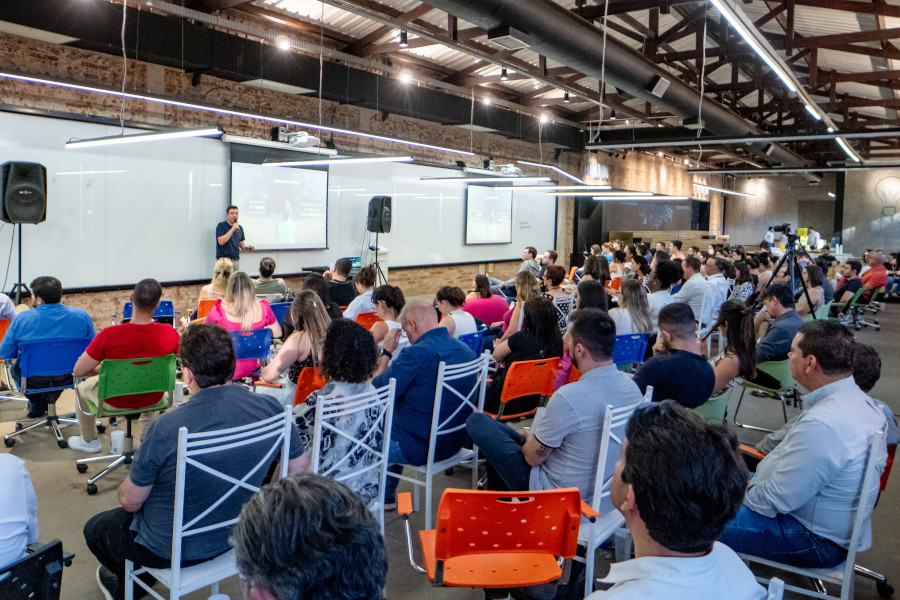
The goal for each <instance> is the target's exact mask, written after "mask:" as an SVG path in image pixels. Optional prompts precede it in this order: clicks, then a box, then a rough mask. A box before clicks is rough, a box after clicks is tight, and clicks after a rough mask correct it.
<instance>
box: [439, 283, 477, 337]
mask: <svg viewBox="0 0 900 600" xmlns="http://www.w3.org/2000/svg"><path fill="white" fill-rule="evenodd" d="M465 303H466V293H465V292H464V291H462V288H459V287H456V286H455V285H454V286H451V285H445V286H443V287H442V288H441V289H439V290H438V291H437V294H435V296H434V307H435V308H437V309H438V311H440V313H441V315H443V318H442V319H441V323H440V325H439V327H443V328H444V329H446V330H447V331H449V332H450V335H451V336H453V337H455V338H458V337H459V336H461V335H468V334H470V333H475V332H476V331H478V325H476V323H475V317H473V316H472V315H470V314H469V313H467V312H466V311H464V310H463V308H462V307H463V304H465Z"/></svg>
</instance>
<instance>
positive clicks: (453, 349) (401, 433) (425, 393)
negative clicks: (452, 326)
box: [372, 300, 475, 509]
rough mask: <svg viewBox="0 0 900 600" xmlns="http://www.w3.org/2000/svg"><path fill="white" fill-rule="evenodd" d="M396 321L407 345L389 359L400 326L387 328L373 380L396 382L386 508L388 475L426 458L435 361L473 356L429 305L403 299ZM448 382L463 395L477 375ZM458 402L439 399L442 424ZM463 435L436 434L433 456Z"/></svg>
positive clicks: (391, 488)
mask: <svg viewBox="0 0 900 600" xmlns="http://www.w3.org/2000/svg"><path fill="white" fill-rule="evenodd" d="M400 324H401V325H402V326H403V331H405V332H406V336H407V337H408V338H409V342H410V345H409V346H407V347H406V348H404V349H403V352H401V353H400V354H398V355H397V358H396V359H395V360H394V361H393V362H391V358H392V353H393V352H394V351H395V350H396V349H397V344H398V343H399V338H400V330H399V329H392V330H391V331H389V332H388V334H387V335H386V336H385V339H384V349H383V350H382V351H381V356H379V358H378V368H377V370H376V371H375V373H376V376H375V379H374V380H373V381H372V384H373V385H374V386H375V387H376V388H378V387H382V386H384V385H387V384H388V381H389V380H390V379H391V378H392V377H393V378H394V379H396V380H397V392H396V397H395V399H394V422H393V426H392V428H391V447H390V453H389V456H388V461H389V462H390V463H391V466H390V467H388V469H389V470H390V473H388V478H387V485H386V486H385V492H384V507H385V509H390V508H395V507H396V491H397V484H398V483H399V480H398V479H397V478H396V477H391V473H396V474H398V475H399V474H400V473H402V472H403V465H405V464H406V465H416V466H418V465H424V464H425V463H426V462H427V460H428V438H429V436H430V434H431V419H432V417H433V415H434V392H435V388H436V386H437V374H438V365H439V364H440V363H441V362H444V363H446V364H447V365H456V364H460V363H464V362H468V361H470V360H474V358H475V353H474V352H472V350H471V349H470V348H469V347H468V346H466V345H465V344H463V343H462V342H460V341H459V340H457V339H454V338H453V337H452V336H451V335H450V333H449V330H448V329H447V328H445V327H438V320H437V313H436V312H435V310H434V307H433V306H432V305H431V304H427V303H425V302H422V301H419V300H413V301H412V302H409V303H407V304H406V306H405V307H404V308H403V312H402V313H401V315H400ZM389 363H390V364H389ZM452 385H453V387H454V388H456V389H457V390H458V391H459V392H460V393H461V394H462V395H463V396H464V397H466V396H468V394H469V392H470V391H471V390H472V388H473V387H474V385H475V377H474V376H472V377H466V378H462V379H457V380H455V381H453V382H452ZM461 402H462V401H461V400H460V399H459V398H458V397H457V396H456V395H455V394H451V393H446V394H444V395H443V397H442V401H441V414H440V419H441V422H443V421H444V420H445V419H448V418H449V417H450V415H452V414H453V413H454V411H456V409H457V408H458V407H459V405H460V403H461ZM469 414H471V411H468V412H467V411H464V410H461V411H459V414H457V415H455V416H454V417H453V418H454V419H455V421H456V422H455V423H454V422H452V421H451V423H448V424H447V425H446V427H447V428H452V427H455V426H456V425H463V424H465V422H466V417H467V416H468V415H469ZM467 437H468V436H467V435H466V429H465V427H460V428H459V430H458V431H456V432H453V433H448V434H446V435H442V436H440V437H438V439H437V448H436V449H435V453H434V459H435V460H436V461H437V460H443V459H445V458H449V457H450V456H453V455H454V454H456V453H457V452H458V451H459V449H460V448H462V446H463V444H464V443H465V442H466V440H467Z"/></svg>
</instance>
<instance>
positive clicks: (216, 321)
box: [206, 271, 281, 379]
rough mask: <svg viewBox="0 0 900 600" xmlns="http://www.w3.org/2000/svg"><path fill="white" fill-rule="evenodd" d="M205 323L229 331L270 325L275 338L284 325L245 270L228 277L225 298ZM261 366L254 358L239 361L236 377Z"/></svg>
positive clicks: (235, 371)
mask: <svg viewBox="0 0 900 600" xmlns="http://www.w3.org/2000/svg"><path fill="white" fill-rule="evenodd" d="M206 322H207V323H208V324H210V325H221V326H222V327H224V328H225V329H227V330H228V331H250V330H253V329H262V328H264V327H268V328H269V329H271V330H272V337H273V338H277V337H281V325H280V324H279V323H278V320H277V319H276V318H275V315H274V314H273V313H272V307H271V306H270V305H269V302H268V301H267V300H257V299H256V292H255V291H254V289H253V281H252V280H251V279H250V276H249V275H247V274H246V273H244V272H243V271H238V272H237V273H234V274H232V275H231V277H230V278H229V279H228V288H227V289H226V290H225V298H224V299H220V300H217V301H216V305H215V306H214V307H213V309H212V310H211V311H209V314H208V315H207V316H206ZM258 367H259V364H258V361H256V360H254V359H247V360H239V361H238V362H237V366H236V368H235V370H234V377H233V378H234V379H243V378H244V377H247V376H248V375H250V374H251V373H252V372H253V371H255V370H256V369H257V368H258Z"/></svg>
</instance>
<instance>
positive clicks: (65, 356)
mask: <svg viewBox="0 0 900 600" xmlns="http://www.w3.org/2000/svg"><path fill="white" fill-rule="evenodd" d="M90 343H91V340H90V339H89V338H81V339H47V340H37V341H33V342H25V343H23V344H22V352H21V354H20V356H19V369H20V372H21V375H22V386H21V388H20V390H19V391H20V393H21V394H22V395H25V396H26V397H27V394H28V393H38V392H55V391H60V392H61V391H62V390H67V389H70V388H72V387H74V386H75V383H74V380H69V381H68V382H67V383H64V384H60V385H54V386H50V387H41V388H37V389H35V388H31V389H29V387H28V378H29V377H38V376H40V377H50V376H54V375H66V374H70V375H71V373H72V369H73V368H74V367H75V363H76V361H78V357H79V356H81V354H82V353H83V352H84V350H85V349H86V348H87V347H88V344H90ZM4 397H6V398H10V397H9V396H4ZM60 423H63V424H66V425H77V424H78V419H76V418H75V413H67V414H65V415H57V414H56V400H53V401H52V402H50V403H48V406H47V416H46V417H45V418H43V419H39V420H38V421H36V422H34V423H32V424H31V425H28V426H27V427H25V426H23V424H22V422H21V421H16V425H15V427H16V430H15V431H14V432H12V433H10V434H7V435H6V436H5V437H4V438H3V443H4V444H5V445H6V447H7V448H12V447H13V445H14V444H15V443H16V439H15V438H16V437H18V436H20V435H22V434H23V433H25V432H26V431H31V430H32V429H36V428H37V427H49V428H50V432H51V433H52V434H53V435H54V436H56V443H57V445H59V447H60V448H67V447H68V446H69V444H68V443H67V442H66V439H65V438H64V437H63V434H62V433H61V432H60V430H59V424H60Z"/></svg>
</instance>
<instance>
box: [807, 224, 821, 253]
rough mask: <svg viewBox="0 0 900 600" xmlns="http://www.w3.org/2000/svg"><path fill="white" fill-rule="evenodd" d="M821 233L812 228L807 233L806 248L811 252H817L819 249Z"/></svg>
mask: <svg viewBox="0 0 900 600" xmlns="http://www.w3.org/2000/svg"><path fill="white" fill-rule="evenodd" d="M820 237H821V236H820V235H819V232H818V231H816V230H815V229H813V228H812V227H808V228H807V232H806V246H807V247H808V248H809V249H810V250H816V249H817V248H818V247H819V238H820Z"/></svg>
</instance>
